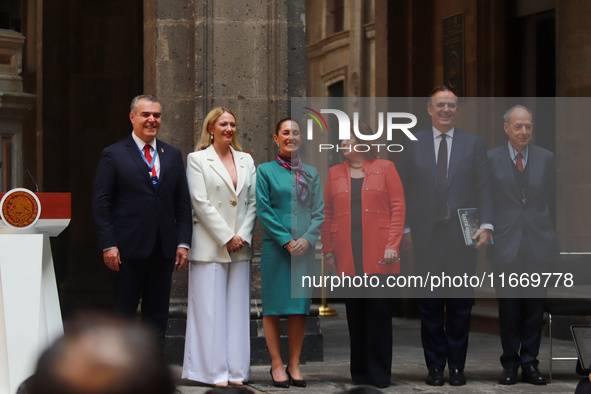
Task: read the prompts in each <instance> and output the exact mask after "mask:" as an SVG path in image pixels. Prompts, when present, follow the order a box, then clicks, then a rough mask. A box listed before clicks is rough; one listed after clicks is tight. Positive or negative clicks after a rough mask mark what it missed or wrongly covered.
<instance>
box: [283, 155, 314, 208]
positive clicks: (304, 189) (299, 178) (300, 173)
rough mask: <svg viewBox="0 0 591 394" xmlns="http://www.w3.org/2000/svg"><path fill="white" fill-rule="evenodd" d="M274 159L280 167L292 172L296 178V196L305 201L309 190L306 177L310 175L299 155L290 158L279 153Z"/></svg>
mask: <svg viewBox="0 0 591 394" xmlns="http://www.w3.org/2000/svg"><path fill="white" fill-rule="evenodd" d="M275 160H276V161H277V163H279V165H280V166H281V167H283V168H286V169H288V170H290V171H292V172H293V174H294V175H295V179H296V186H297V193H298V197H299V199H300V200H302V202H305V201H306V199H307V198H308V192H309V190H310V186H308V181H307V180H306V177H308V178H311V175H310V173H309V172H308V171H306V169H305V168H304V166H303V164H302V159H300V156H299V155H297V156H296V158H295V159H293V160H292V159H291V158H289V157H287V156H284V155H282V154H281V153H280V154H279V155H278V156H277V158H276V159H275Z"/></svg>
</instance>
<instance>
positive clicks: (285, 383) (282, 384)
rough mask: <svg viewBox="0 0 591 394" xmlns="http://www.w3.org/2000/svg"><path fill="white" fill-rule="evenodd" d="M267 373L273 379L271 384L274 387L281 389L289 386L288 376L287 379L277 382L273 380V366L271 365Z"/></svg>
mask: <svg viewBox="0 0 591 394" xmlns="http://www.w3.org/2000/svg"><path fill="white" fill-rule="evenodd" d="M269 373H270V374H271V380H272V381H273V386H275V387H279V388H282V389H288V388H289V380H290V379H289V378H288V379H287V380H282V381H281V382H278V381H276V380H275V378H274V377H273V367H271V369H270V370H269ZM287 376H288V377H289V374H287Z"/></svg>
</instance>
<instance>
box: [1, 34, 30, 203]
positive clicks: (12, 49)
mask: <svg viewBox="0 0 591 394" xmlns="http://www.w3.org/2000/svg"><path fill="white" fill-rule="evenodd" d="M24 42H25V37H24V36H23V35H22V34H20V33H18V32H16V31H13V30H5V29H0V162H1V163H2V168H0V192H3V191H8V190H10V189H12V188H14V187H20V186H22V176H23V175H22V172H23V170H22V164H21V163H22V162H23V156H22V140H23V135H22V134H23V119H24V117H25V115H26V114H27V113H28V112H29V111H30V110H31V109H32V108H33V104H34V103H35V95H32V94H27V93H23V81H22V78H21V76H20V74H21V71H22V47H23V43H24Z"/></svg>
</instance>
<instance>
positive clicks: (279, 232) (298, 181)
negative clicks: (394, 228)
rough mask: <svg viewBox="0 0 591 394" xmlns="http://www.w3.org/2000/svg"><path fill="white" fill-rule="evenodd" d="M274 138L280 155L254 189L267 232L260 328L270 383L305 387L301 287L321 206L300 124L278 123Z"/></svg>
mask: <svg viewBox="0 0 591 394" xmlns="http://www.w3.org/2000/svg"><path fill="white" fill-rule="evenodd" d="M273 138H274V140H275V142H276V143H277V145H278V147H279V155H278V156H277V158H276V159H275V160H274V161H271V162H268V163H264V164H261V165H260V166H259V167H258V170H257V187H256V204H257V216H258V219H259V220H260V221H261V223H262V224H263V227H264V230H265V231H264V235H263V250H262V254H261V296H262V302H263V328H264V330H265V339H266V341H267V347H268V349H269V353H270V354H271V371H270V373H271V379H272V380H273V384H274V385H275V386H277V387H289V385H290V384H291V385H293V386H296V387H305V386H306V382H305V380H304V379H303V378H302V374H301V372H300V354H301V351H302V343H303V341H304V326H305V321H306V320H305V317H306V315H308V314H309V312H310V298H309V296H308V291H307V290H306V289H302V288H301V276H302V275H312V274H313V273H314V272H315V270H314V244H315V242H316V239H317V238H318V236H319V235H320V227H321V226H322V222H323V221H324V201H323V198H322V191H321V189H320V180H319V178H318V171H316V169H315V168H314V167H312V166H308V165H305V164H302V161H301V159H300V157H299V155H298V153H297V152H298V149H299V148H300V145H301V135H300V127H299V125H298V123H297V122H295V121H294V120H291V119H289V118H287V119H283V120H281V121H280V122H279V123H278V124H277V127H276V128H275V135H274V136H273ZM292 285H293V286H292ZM292 291H293V294H292ZM292 295H293V296H294V297H292ZM286 315H288V316H289V317H288V323H287V334H288V337H289V363H288V364H287V367H286V368H285V371H284V370H283V360H282V359H281V355H280V352H279V337H280V336H279V317H280V316H286Z"/></svg>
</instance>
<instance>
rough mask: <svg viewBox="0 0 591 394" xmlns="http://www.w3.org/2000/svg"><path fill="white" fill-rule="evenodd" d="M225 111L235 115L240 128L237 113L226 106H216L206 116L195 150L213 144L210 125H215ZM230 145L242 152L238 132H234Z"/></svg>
mask: <svg viewBox="0 0 591 394" xmlns="http://www.w3.org/2000/svg"><path fill="white" fill-rule="evenodd" d="M224 112H227V113H229V114H230V115H232V116H233V117H234V121H236V128H238V121H237V119H236V115H234V112H232V110H230V109H228V108H224V107H215V108H214V109H212V110H211V111H209V113H208V114H207V116H206V117H205V120H204V121H203V131H202V132H201V140H200V141H199V143H198V144H197V147H196V148H195V151H199V150H203V149H206V148H207V147H208V146H209V145H211V143H212V139H211V134H210V133H209V130H207V128H208V126H211V127H213V125H215V122H217V120H218V119H219V117H220V116H222V114H223V113H224ZM230 146H231V147H232V148H234V149H235V150H237V151H240V152H242V147H241V146H240V143H239V142H238V137H237V133H234V135H233V136H232V142H230Z"/></svg>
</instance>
